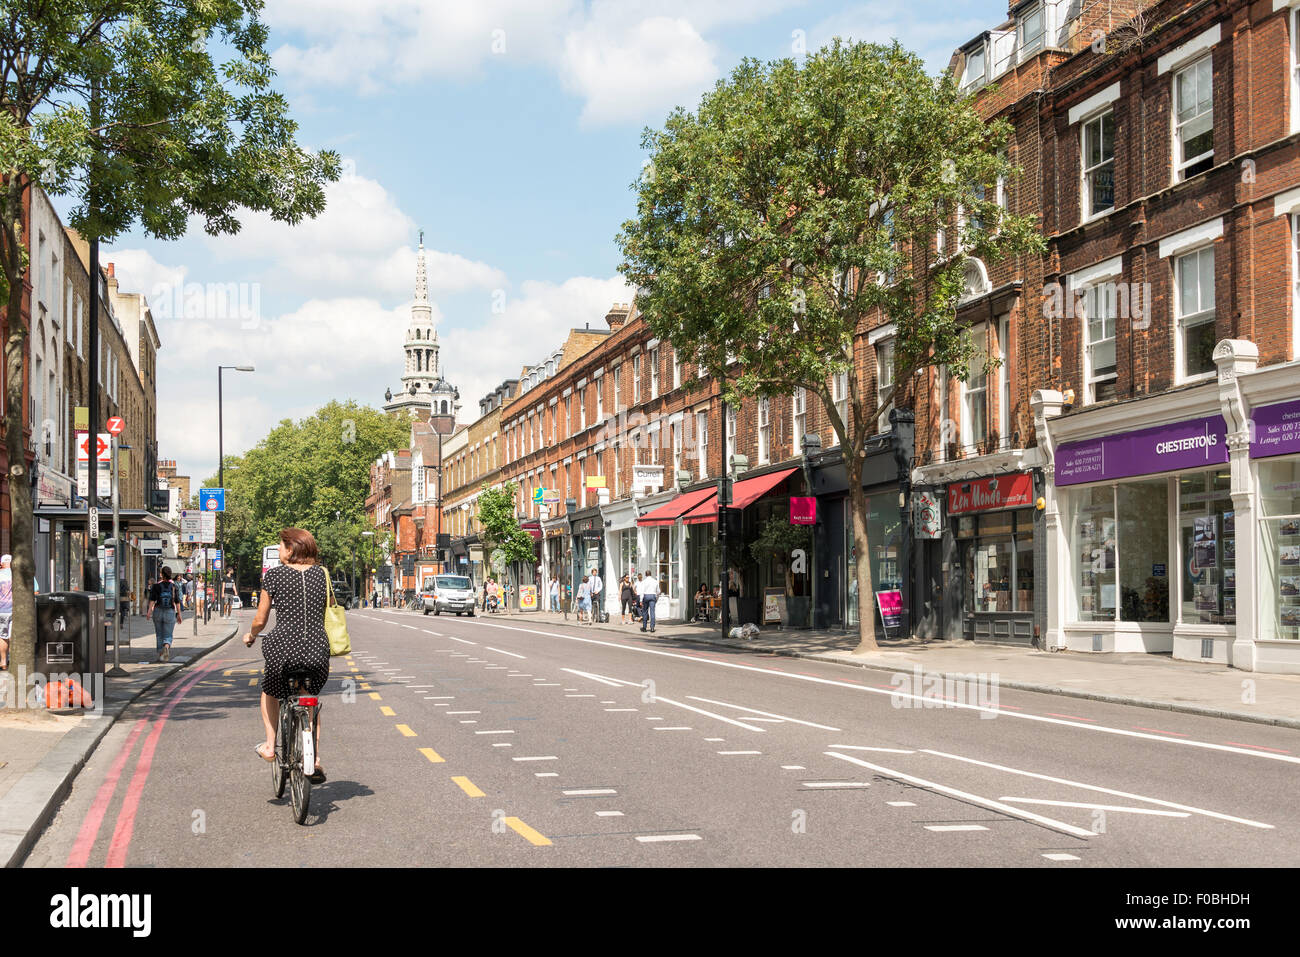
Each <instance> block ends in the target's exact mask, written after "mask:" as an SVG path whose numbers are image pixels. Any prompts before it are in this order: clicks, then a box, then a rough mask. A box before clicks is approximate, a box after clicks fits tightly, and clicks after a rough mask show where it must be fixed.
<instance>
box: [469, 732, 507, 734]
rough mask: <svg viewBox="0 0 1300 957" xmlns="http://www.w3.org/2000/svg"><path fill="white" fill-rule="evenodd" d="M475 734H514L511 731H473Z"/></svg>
mask: <svg viewBox="0 0 1300 957" xmlns="http://www.w3.org/2000/svg"><path fill="white" fill-rule="evenodd" d="M474 733H475V734H514V732H513V731H475V732H474Z"/></svg>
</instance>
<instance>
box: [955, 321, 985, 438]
mask: <svg viewBox="0 0 1300 957" xmlns="http://www.w3.org/2000/svg"><path fill="white" fill-rule="evenodd" d="M971 338H972V339H973V340H974V343H975V352H974V354H973V355H972V356H971V359H970V373H969V374H968V375H967V379H966V381H965V382H963V383H962V384H961V444H962V449H964V450H965V449H973V448H975V447H976V446H978V445H980V444H982V443H984V442H987V441H988V437H989V421H988V413H989V393H988V389H989V377H988V371H987V370H981V371H980V375H981V376H982V377H983V383H984V384H983V385H982V386H980V387H979V388H972V387H971V382H972V381H975V375H974V373H975V366H976V360H977V359H978V358H979V356H981V355H983V356H984V360H985V362H987V361H988V354H989V327H988V323H986V322H982V323H980V324H979V325H978V326H974V327H972V328H971ZM981 394H982V395H983V396H984V420H983V421H982V422H980V423H979V430H978V432H977V431H976V428H975V426H976V421H975V416H974V415H973V414H972V409H971V400H972V397H973V396H976V395H981Z"/></svg>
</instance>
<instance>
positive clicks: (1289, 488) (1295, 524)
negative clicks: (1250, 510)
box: [1258, 456, 1300, 641]
mask: <svg viewBox="0 0 1300 957" xmlns="http://www.w3.org/2000/svg"><path fill="white" fill-rule="evenodd" d="M1258 468H1259V472H1258V475H1259V503H1260V520H1259V527H1260V552H1259V554H1260V561H1259V572H1260V575H1259V578H1260V581H1259V598H1260V616H1259V617H1260V638H1264V639H1274V640H1276V639H1286V640H1293V641H1294V640H1300V456H1289V457H1286V458H1280V459H1274V460H1271V461H1264V462H1260V463H1259V466H1258Z"/></svg>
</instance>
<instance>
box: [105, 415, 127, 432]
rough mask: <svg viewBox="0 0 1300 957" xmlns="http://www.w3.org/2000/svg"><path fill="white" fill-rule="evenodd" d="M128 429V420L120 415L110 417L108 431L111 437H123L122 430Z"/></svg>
mask: <svg viewBox="0 0 1300 957" xmlns="http://www.w3.org/2000/svg"><path fill="white" fill-rule="evenodd" d="M125 428H126V420H125V419H123V418H122V417H121V416H120V415H113V416H109V419H108V431H109V434H110V435H121V434H122V430H123V429H125Z"/></svg>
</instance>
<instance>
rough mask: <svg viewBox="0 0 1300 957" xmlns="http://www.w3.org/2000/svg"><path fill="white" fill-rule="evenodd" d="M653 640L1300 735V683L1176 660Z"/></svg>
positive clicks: (834, 643)
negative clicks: (982, 682)
mask: <svg viewBox="0 0 1300 957" xmlns="http://www.w3.org/2000/svg"><path fill="white" fill-rule="evenodd" d="M508 617H510V618H511V619H515V620H526V621H533V622H537V623H538V624H543V623H545V624H563V623H565V622H568V623H570V624H571V623H573V622H574V616H573V615H572V614H570V615H568V616H567V617H566V616H564V615H560V614H555V613H553V612H513V613H511V614H509V615H508ZM590 627H591V628H592V629H593V630H597V631H615V632H623V633H631V632H633V631H636V632H637V633H638V634H639V633H640V626H639V625H637V624H630V625H623V624H620V623H619V621H618V617H617V616H616V615H611V616H610V621H609V622H607V623H603V624H596V625H591V626H590ZM655 635H656V637H659V638H671V639H673V640H676V641H692V642H699V643H701V644H707V645H721V646H724V647H731V648H743V649H745V650H746V651H749V652H756V653H759V654H772V655H782V656H787V657H794V658H811V659H815V660H818V661H830V662H836V663H838V664H843V665H852V666H854V667H858V668H868V669H873V670H876V671H891V672H897V671H912V670H914V669H917V668H919V669H921V670H922V671H923V672H924V673H925V674H926V675H931V674H937V675H941V676H943V677H945V678H947V677H953V678H957V677H964V676H967V675H970V674H978V675H989V676H996V677H997V680H998V684H999V686H1000V687H1003V688H1012V689H1017V690H1021V691H1037V692H1043V693H1047V694H1056V695H1065V696H1068V697H1071V698H1084V699H1088V700H1092V701H1108V702H1112V703H1115V704H1127V705H1136V706H1139V707H1145V708H1155V709H1158V710H1161V711H1177V712H1183V713H1186V714H1197V715H1204V716H1207V717H1214V718H1229V719H1233V720H1238V721H1251V722H1255V723H1258V724H1270V725H1277V726H1279V727H1286V728H1300V675H1273V674H1260V673H1256V672H1250V671H1241V670H1239V669H1235V668H1228V667H1225V666H1224V665H1221V664H1214V663H1209V664H1206V663H1201V662H1195V661H1177V660H1174V659H1173V657H1172V656H1170V655H1152V654H1104V655H1090V654H1086V653H1080V652H1070V651H1040V650H1038V649H1036V648H1025V647H1018V646H1012V645H993V644H977V643H975V642H972V641H964V640H963V641H936V640H926V639H920V638H905V639H898V640H893V641H881V642H879V650H878V651H875V652H869V653H865V654H857V653H855V651H854V649H855V648H857V646H858V635H857V632H845V631H810V630H802V629H795V630H789V631H785V630H780V629H772V628H767V629H763V630H762V631H761V632H760V633H759V634H758V636H757V637H755V638H752V639H748V640H744V639H735V638H725V637H723V635H722V632H721V627H720V626H719V625H718V624H716V623H711V624H706V623H698V624H697V623H691V622H671V621H664V622H660V623H658V625H657V627H656V630H655Z"/></svg>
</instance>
